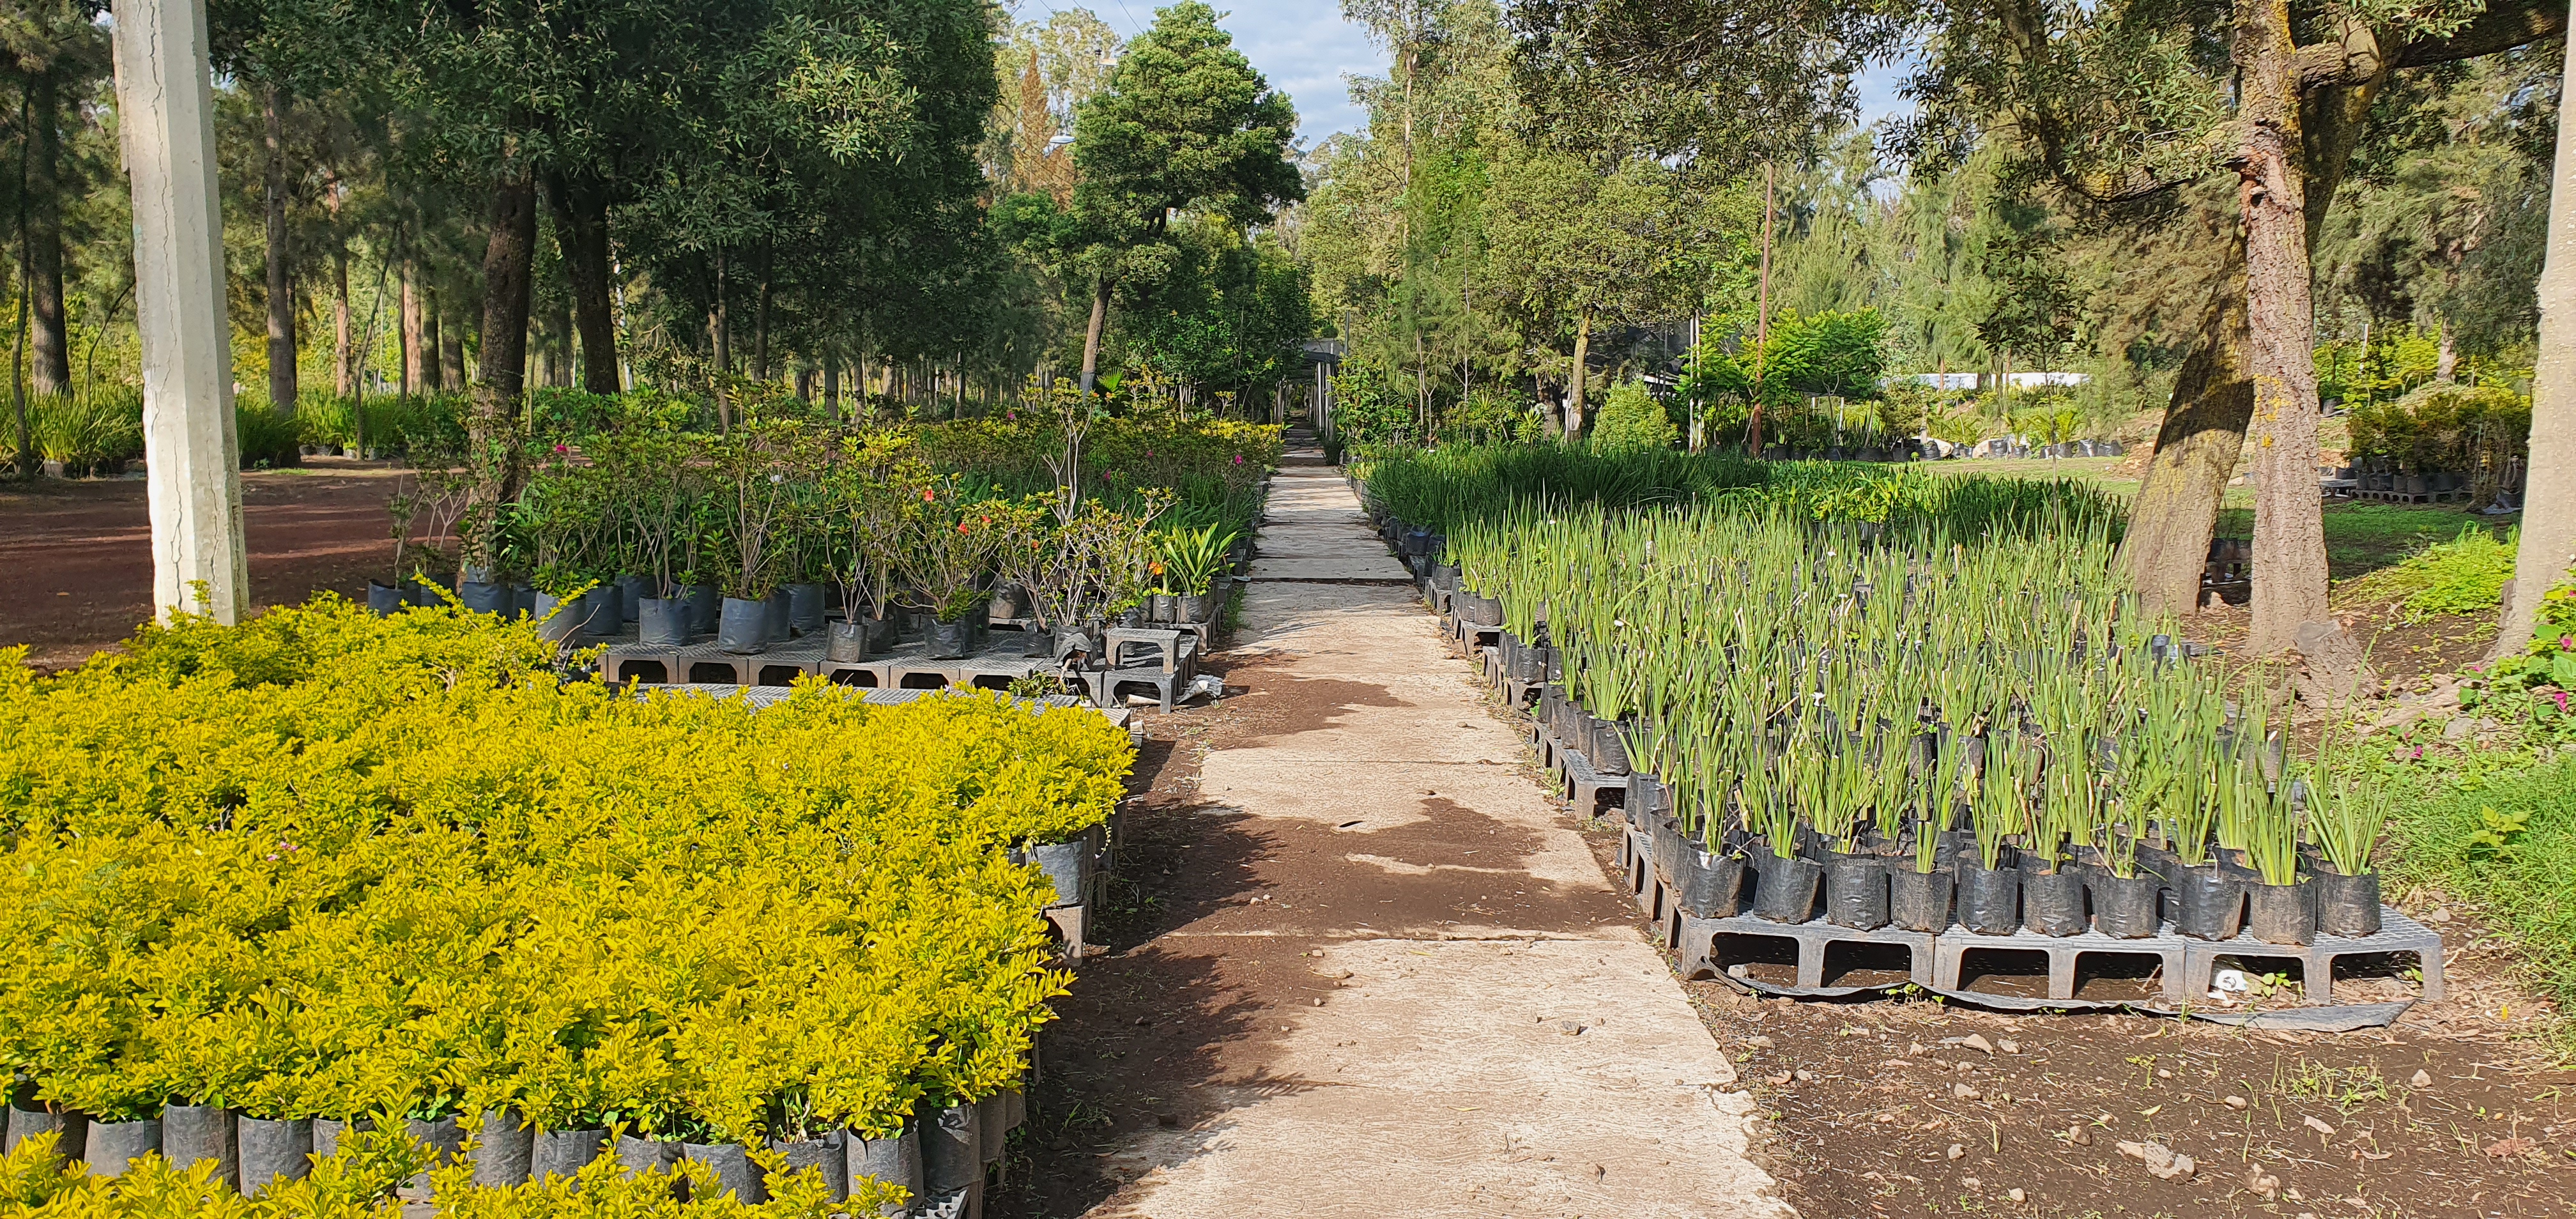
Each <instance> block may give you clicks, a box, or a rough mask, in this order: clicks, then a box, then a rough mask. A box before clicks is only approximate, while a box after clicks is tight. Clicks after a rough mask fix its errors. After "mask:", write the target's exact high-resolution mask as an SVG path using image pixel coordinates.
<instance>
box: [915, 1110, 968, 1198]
mask: <svg viewBox="0 0 2576 1219" xmlns="http://www.w3.org/2000/svg"><path fill="white" fill-rule="evenodd" d="M918 1113H919V1121H918V1123H917V1124H918V1125H919V1126H920V1127H921V1175H922V1184H923V1185H924V1186H925V1187H926V1188H927V1190H928V1191H929V1192H930V1193H931V1194H934V1195H939V1194H952V1193H955V1192H957V1191H958V1190H961V1189H964V1188H966V1187H967V1186H969V1185H972V1184H974V1183H975V1182H977V1181H981V1180H983V1179H984V1149H983V1145H982V1144H983V1134H984V1125H983V1119H982V1116H981V1115H980V1114H978V1113H977V1112H976V1111H975V1107H974V1106H973V1105H950V1106H948V1107H946V1108H944V1109H942V1108H932V1107H930V1105H929V1103H928V1102H924V1103H923V1107H922V1108H921V1109H920V1110H919V1111H918Z"/></svg>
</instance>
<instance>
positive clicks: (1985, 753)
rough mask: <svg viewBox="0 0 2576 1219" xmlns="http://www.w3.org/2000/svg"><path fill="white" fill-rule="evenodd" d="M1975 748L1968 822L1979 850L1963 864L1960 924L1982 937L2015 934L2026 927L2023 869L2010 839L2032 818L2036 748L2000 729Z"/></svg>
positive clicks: (1959, 891)
mask: <svg viewBox="0 0 2576 1219" xmlns="http://www.w3.org/2000/svg"><path fill="white" fill-rule="evenodd" d="M1972 747H1974V748H1976V749H1977V751H1978V756H1977V757H1976V758H1975V759H1974V760H1973V764H1974V767H1975V774H1976V780H1975V782H1976V791H1977V798H1976V799H1975V800H1974V801H1973V802H1972V803H1971V804H1970V805H1969V806H1968V825H1969V828H1970V830H1971V831H1972V832H1973V833H1974V834H1975V836H1976V854H1975V857H1974V858H1967V857H1964V856H1963V857H1962V858H1961V859H1960V860H1959V863H1958V872H1959V890H1958V893H1959V925H1960V926H1962V927H1965V928H1967V929H1968V930H1970V931H1974V932H1976V933H1977V934H1979V935H2011V934H2012V933H2014V932H2015V931H2018V930H2020V929H2021V882H2022V872H2021V868H2020V866H2019V865H2018V862H2017V861H2016V860H2015V859H2014V858H2013V857H2012V856H2011V854H2010V853H2009V840H2010V839H2011V838H2012V837H2013V836H2015V835H2017V834H2020V833H2021V832H2022V831H2023V829H2024V823H2025V821H2026V820H2027V818H2028V816H2029V799H2030V796H2029V792H2030V784H2029V779H2030V776H2031V772H2032V771H2033V770H2034V769H2036V765H2035V760H2034V757H2033V755H2034V754H2035V753H2036V751H2035V750H2033V749H2031V748H2030V747H2029V746H2027V745H2025V744H2022V743H2020V742H2018V741H2016V740H2014V739H2013V736H2012V734H2011V733H2009V732H2001V731H1997V732H1988V733H1985V734H1984V735H1982V736H1980V737H1978V738H1976V739H1975V741H1974V742H1972Z"/></svg>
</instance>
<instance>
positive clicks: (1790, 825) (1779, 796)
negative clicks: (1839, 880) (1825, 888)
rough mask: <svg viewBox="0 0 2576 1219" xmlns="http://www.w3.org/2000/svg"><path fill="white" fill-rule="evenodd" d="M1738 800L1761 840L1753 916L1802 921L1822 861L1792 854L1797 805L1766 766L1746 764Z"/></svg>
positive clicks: (1812, 903)
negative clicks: (1740, 800) (1739, 799)
mask: <svg viewBox="0 0 2576 1219" xmlns="http://www.w3.org/2000/svg"><path fill="white" fill-rule="evenodd" d="M1740 798H1741V799H1742V800H1743V802H1744V819H1745V822H1746V823H1747V824H1748V825H1750V826H1751V827H1752V828H1753V830H1754V832H1755V833H1757V834H1759V835H1760V836H1761V839H1762V845H1763V849H1762V850H1760V851H1757V852H1755V853H1754V855H1753V871H1754V886H1753V916H1754V917H1755V918H1761V919H1768V920H1770V921H1772V922H1775V923H1803V922H1806V921H1807V920H1808V918H1809V917H1811V916H1813V915H1814V914H1815V911H1816V887H1817V885H1818V884H1820V883H1821V882H1822V881H1823V880H1824V875H1825V868H1824V865H1823V864H1820V863H1817V862H1816V861H1815V860H1812V859H1805V858H1801V857H1800V856H1799V854H1798V808H1797V805H1796V804H1795V803H1793V802H1792V801H1791V800H1790V798H1789V793H1788V792H1787V791H1785V790H1783V788H1782V785H1781V783H1780V781H1779V778H1778V777H1777V776H1776V775H1775V773H1774V772H1773V771H1772V769H1771V768H1770V767H1768V766H1760V765H1755V766H1748V767H1746V768H1745V771H1744V778H1743V784H1742V789H1741V796H1740Z"/></svg>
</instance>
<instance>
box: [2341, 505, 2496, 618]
mask: <svg viewBox="0 0 2576 1219" xmlns="http://www.w3.org/2000/svg"><path fill="white" fill-rule="evenodd" d="M2517 536H2518V531H2516V530H2511V529H2508V530H2506V531H2505V532H2504V534H2503V535H2502V536H2498V535H2497V534H2496V533H2495V531H2493V530H2490V529H2487V528H2485V527H2483V526H2480V525H2475V524H2468V525H2462V526H2460V532H2459V534H2458V536H2456V537H2453V538H2452V539H2451V540H2450V541H2447V542H2436V543H2433V544H2431V545H2427V546H2424V547H2423V548H2421V549H2419V550H2417V551H2416V552H2415V553H2414V554H2411V555H2409V556H2407V557H2406V558H2405V559H2404V560H2402V561H2400V562H2398V563H2397V564H2395V565H2394V566H2390V567H2383V568H2380V569H2379V570H2377V571H2374V572H2370V573H2368V574H2366V575H2363V576H2360V577H2358V578H2355V579H2353V580H2350V581H2347V582H2346V583H2345V584H2344V585H2343V586H2342V587H2340V588H2338V589H2336V590H2335V594H2336V597H2337V598H2338V599H2339V600H2343V601H2345V602H2347V603H2351V604H2362V605H2394V606H2396V607H2397V610H2398V615H2399V617H2401V618H2402V619H2404V620H2405V621H2406V622H2409V623H2416V622H2422V621H2424V620H2425V619H2427V618H2432V617H2435V616H2438V615H2444V614H2487V615H2493V614H2494V613H2495V612H2496V608H2497V607H2498V606H2499V605H2501V604H2503V601H2504V584H2505V581H2507V580H2510V579H2512V578H2513V557H2514V543H2515V539H2516V537H2517Z"/></svg>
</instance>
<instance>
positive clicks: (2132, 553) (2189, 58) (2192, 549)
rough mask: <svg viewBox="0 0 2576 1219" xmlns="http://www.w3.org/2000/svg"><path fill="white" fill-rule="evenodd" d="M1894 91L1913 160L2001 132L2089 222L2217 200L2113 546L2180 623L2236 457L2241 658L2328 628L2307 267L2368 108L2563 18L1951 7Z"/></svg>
mask: <svg viewBox="0 0 2576 1219" xmlns="http://www.w3.org/2000/svg"><path fill="white" fill-rule="evenodd" d="M1923 20H1924V21H1925V22H1926V24H1927V25H1928V26H1929V27H1930V28H1931V29H1932V30H1933V31H1934V35H1933V41H1932V54H1931V56H1930V57H1929V60H1928V64H1927V68H1926V70H1925V71H1924V72H1923V73H1921V74H1920V75H1919V76H1918V77H1917V78H1916V80H1915V81H1914V82H1913V83H1912V85H1911V86H1910V89H1911V91H1912V92H1913V93H1914V94H1915V95H1916V96H1917V97H1918V98H1919V99H1921V100H1922V102H1923V104H1924V110H1925V115H1926V121H1925V122H1924V123H1923V124H1921V125H1920V126H1918V127H1917V128H1916V129H1915V130H1913V131H1912V132H1911V133H1910V134H1911V136H1912V141H1911V142H1912V144H1913V146H1914V150H1915V151H1917V152H1932V153H1939V152H1942V151H1950V152H1957V151H1960V150H1962V149H1964V148H1965V147H1967V146H1969V145H1970V144H1972V143H1974V141H1975V140H1976V138H1977V137H1978V136H1979V135H1980V134H1982V133H1984V132H1987V131H1998V130H2009V131H2010V132H2012V133H2013V136H2014V139H2015V142H2016V145H2017V149H2016V150H2017V152H2018V153H2019V154H2020V155H2021V156H2022V157H2023V158H2025V159H2026V160H2027V162H2028V163H2029V165H2030V167H2031V172H2032V173H2034V174H2036V175H2044V176H2046V177H2047V178H2049V179H2050V180H2052V181H2053V182H2054V183H2055V184H2057V185H2058V186H2059V187H2060V188H2062V189H2063V190H2065V191H2066V192H2068V194H2069V195H2070V196H2071V197H2073V198H2076V199H2079V200H2083V201H2086V202H2087V203H2089V204H2091V205H2093V206H2096V207H2102V208H2118V207H2122V206H2124V205H2132V204H2137V203H2142V202H2146V201H2149V200H2151V199H2154V198H2156V197H2158V196H2168V197H2169V196H2172V195H2174V194H2175V192H2178V191H2184V190H2185V188H2186V187H2187V186H2188V185H2189V184H2193V183H2198V182H2202V181H2204V180H2221V181H2226V182H2228V183H2229V184H2231V185H2232V186H2233V188H2234V189H2233V195H2234V199H2233V201H2232V202H2233V211H2234V214H2235V218H2236V228H2237V235H2236V240H2235V241H2234V242H2233V243H2232V245H2231V247H2230V248H2229V249H2228V250H2227V251H2226V253H2225V255H2224V259H2225V262H2224V264H2223V265H2224V267H2225V271H2224V274H2223V275H2222V276H2221V277H2220V279H2219V282H2218V285H2217V290H2216V291H2215V292H2213V294H2212V295H2211V297H2210V298H2209V299H2208V300H2207V302H2206V303H2205V305H2204V306H2203V309H2202V317H2201V321H2200V324H2199V327H2198V330H2199V332H2200V338H2199V342H2198V351H2197V352H2196V353H2195V355H2194V356H2193V357H2192V360H2191V361H2187V362H2186V364H2185V366H2184V368H2183V369H2182V370H2181V372H2180V374H2179V375H2178V376H2177V378H2176V381H2175V388H2174V398H2173V400H2172V401H2171V403H2170V404H2169V406H2168V410H2167V417H2166V426H2165V429H2164V431H2163V433H2162V434H2161V435H2160V436H2159V437H2158V443H2157V455H2156V456H2155V458H2154V459H2152V460H2151V461H2150V463H2149V466H2148V470H2147V473H2146V476H2145V480H2144V482H2143V484H2142V485H2141V487H2140V489H2139V493H2138V497H2137V500H2136V508H2135V512H2134V514H2133V520H2132V525H2131V528H2130V531H2129V534H2128V538H2127V541H2126V543H2125V547H2126V551H2127V555H2128V562H2129V566H2130V568H2131V571H2132V574H2133V575H2134V576H2135V578H2136V579H2137V581H2138V583H2139V586H2140V588H2141V589H2142V590H2143V591H2145V592H2146V593H2147V594H2148V596H2149V597H2150V599H2152V600H2155V601H2158V602H2162V603H2167V604H2178V605H2181V604H2189V603H2190V601H2189V599H2190V598H2193V597H2196V595H2197V578H2196V577H2197V573H2198V571H2199V569H2200V566H2201V563H2202V559H2203V556H2204V555H2205V553H2206V546H2207V542H2208V538H2209V534H2210V529H2211V525H2212V523H2213V521H2214V517H2215V513H2216V505H2217V502H2218V499H2219V494H2218V493H2219V489H2220V487H2221V485H2222V484H2223V483H2224V482H2225V481H2226V479H2227V478H2228V477H2229V476H2230V475H2231V474H2232V473H2233V467H2234V464H2235V456H2236V453H2237V451H2238V449H2239V447H2240V444H2241V442H2242V441H2243V440H2244V439H2245V438H2246V437H2247V436H2248V435H2249V432H2250V435H2251V439H2252V441H2253V448H2252V452H2253V454H2254V470H2253V473H2254V476H2255V481H2256V483H2257V492H2256V511H2255V547H2254V548H2255V576H2254V589H2255V592H2254V614H2253V618H2254V622H2253V628H2252V632H2251V635H2250V638H2249V646H2250V647H2251V648H2252V649H2253V650H2254V651H2255V652H2257V653H2270V652H2276V651H2279V650H2281V649H2284V648H2287V647H2289V646H2291V644H2292V641H2293V637H2294V635H2295V634H2296V632H2297V630H2298V628H2299V627H2300V626H2301V625H2302V624H2304V623H2311V622H2322V621H2324V620H2325V618H2326V612H2325V596H2326V561H2325V543H2324V532H2323V520H2322V517H2321V515H2320V512H2319V505H2318V498H2317V495H2316V492H2315V487H2314V466H2315V463H2316V458H2317V414H2318V411H2317V393H2316V368H2315V364H2314V361H2313V358H2312V355H2311V348H2312V343H2313V337H2314V326H2313V321H2314V296H2313V269H2314V259H2313V255H2314V252H2315V249H2316V246H2317V242H2318V239H2319V237H2320V235H2321V233H2322V230H2323V221H2324V219H2325V217H2326V215H2327V213H2328V211H2329V208H2330V205H2331V203H2332V201H2333V199H2334V195H2335V192H2336V190H2337V188H2338V187H2339V186H2340V185H2341V183H2342V181H2343V179H2344V177H2345V175H2346V174H2347V173H2348V171H2349V170H2350V168H2351V165H2352V158H2353V153H2354V150H2355V148H2356V147H2357V145H2358V144H2359V143H2360V142H2361V140H2362V138H2363V136H2364V134H2365V130H2366V127H2367V125H2368V123H2369V122H2370V121H2371V117H2372V114H2373V111H2374V108H2375V105H2376V103H2377V102H2378V100H2379V99H2380V97H2381V95H2382V94H2383V93H2384V92H2386V91H2387V90H2388V88H2389V86H2390V84H2391V82H2392V80H2394V79H2395V78H2396V76H2397V74H2399V73H2402V72H2409V71H2419V70H2423V69H2427V68H2433V67H2437V66H2439V65H2444V64H2450V63H2456V62H2460V61H2463V60H2468V59H2474V58H2477V57H2480V56H2486V55H2492V54H2496V53H2499V52H2503V51H2506V50H2509V49H2511V48H2514V47H2518V46H2523V45H2526V44H2529V43H2531V42H2533V41H2535V40H2538V39H2543V38H2549V37H2553V36H2555V35H2557V34H2558V33H2560V32H2561V31H2563V30H2564V28H2565V26H2566V21H2567V12H2566V9H2565V8H2564V6H2558V5H2551V4H2546V3H2530V2H2525V0H2496V2H2494V3H2488V2H2485V0H2442V2H2439V3H2433V4H2428V5H2415V6H2398V7H2387V6H2350V5H2339V4H2322V3H2306V4H2297V5H2290V4H2278V3H2269V2H2267V0H2224V2H2222V0H2193V2H2191V3H2182V4H2174V3H2165V2H2162V0H2158V2H2155V3H2147V2H2145V0H2125V2H2120V3H2109V4H2099V5H2081V6H2064V5H2048V4H2042V3H2037V2H2036V0H1967V2H1964V3H1949V4H1943V5H1938V6H1934V7H1933V8H1930V9H1927V10H1924V12H1923Z"/></svg>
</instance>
